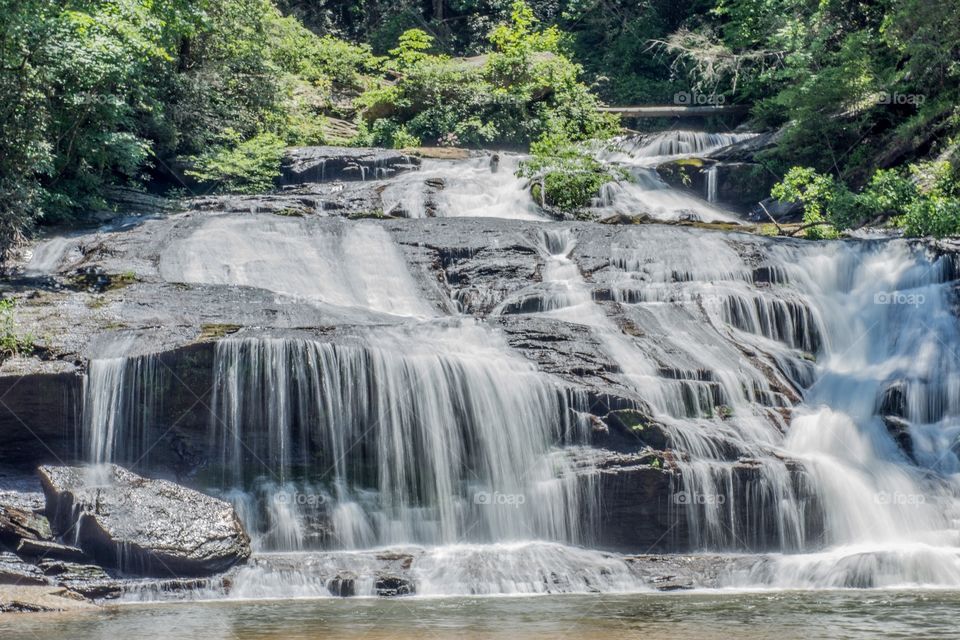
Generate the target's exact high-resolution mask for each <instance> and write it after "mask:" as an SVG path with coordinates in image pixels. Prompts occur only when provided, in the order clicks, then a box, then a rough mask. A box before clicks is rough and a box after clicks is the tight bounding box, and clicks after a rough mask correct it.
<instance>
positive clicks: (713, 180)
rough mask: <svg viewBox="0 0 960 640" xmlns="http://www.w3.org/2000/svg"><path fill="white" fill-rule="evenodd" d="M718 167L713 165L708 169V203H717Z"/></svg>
mask: <svg viewBox="0 0 960 640" xmlns="http://www.w3.org/2000/svg"><path fill="white" fill-rule="evenodd" d="M717 173H718V172H717V165H711V166H710V167H708V168H707V170H706V174H707V202H710V203H714V202H716V201H717Z"/></svg>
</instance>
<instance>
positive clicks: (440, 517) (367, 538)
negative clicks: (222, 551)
mask: <svg viewBox="0 0 960 640" xmlns="http://www.w3.org/2000/svg"><path fill="white" fill-rule="evenodd" d="M215 363H216V364H215V367H216V369H215V381H214V399H213V410H214V415H213V424H212V426H211V431H212V434H213V438H214V439H215V442H216V444H215V445H214V447H213V450H217V451H222V456H223V457H222V460H221V463H222V469H223V472H224V473H225V474H226V476H227V477H226V479H225V482H224V485H225V486H234V487H250V490H252V491H254V492H255V493H256V494H257V495H258V498H259V499H260V501H261V502H262V503H266V504H267V505H269V506H270V511H268V512H267V514H266V517H265V518H263V519H262V520H260V521H258V520H257V519H256V518H253V519H251V520H250V521H249V522H248V525H249V526H250V527H251V530H252V531H253V532H254V533H261V534H264V536H265V537H264V538H263V542H264V543H265V545H266V546H267V547H269V548H278V547H279V548H284V546H285V545H284V544H281V543H280V542H279V541H283V540H286V542H287V544H289V543H290V541H292V540H293V539H294V538H296V536H295V535H291V534H289V533H284V531H287V532H289V531H290V528H291V527H293V528H294V529H295V530H296V531H304V530H306V529H308V528H310V527H311V526H312V527H314V532H313V534H311V535H313V542H312V543H311V541H310V540H309V539H308V537H307V536H302V535H301V538H300V540H299V542H295V547H294V548H296V547H299V546H314V547H319V546H326V547H328V548H329V547H334V548H336V547H341V548H365V547H369V546H371V545H384V544H399V543H417V544H451V543H454V542H463V541H488V542H490V541H502V540H518V539H519V540H524V539H547V540H559V541H566V542H579V541H585V540H588V539H589V537H590V533H591V532H590V529H591V525H590V522H589V521H588V520H589V519H584V514H585V513H589V508H588V507H589V506H593V502H594V501H595V499H594V498H593V497H592V496H591V495H590V486H591V483H590V480H589V476H582V475H581V474H578V473H576V472H575V469H574V468H573V467H572V466H571V463H570V461H569V459H568V456H566V455H565V454H564V451H563V450H562V449H559V448H558V447H559V446H560V445H563V444H571V445H576V444H581V443H582V442H583V441H584V438H585V435H584V433H582V425H579V423H578V420H577V419H576V414H575V413H574V412H573V411H571V409H572V408H574V407H572V406H571V405H570V400H569V399H568V397H567V394H566V393H565V392H564V391H563V390H562V389H559V388H558V387H556V386H555V385H554V384H552V383H550V382H549V381H547V380H545V379H544V378H543V377H542V375H541V374H539V373H537V372H536V371H535V370H534V369H533V368H532V367H531V366H530V365H529V364H527V363H525V362H523V361H520V360H517V359H516V358H514V357H512V356H509V355H508V354H506V353H505V352H504V350H503V349H502V347H501V346H500V345H498V344H497V341H496V339H495V337H494V336H491V335H489V333H488V332H487V331H486V330H484V329H483V328H482V327H480V326H478V325H475V324H473V323H466V324H464V325H462V326H460V325H455V326H449V327H420V328H419V334H418V335H417V336H416V338H414V337H412V336H410V335H408V334H406V333H405V332H403V331H402V330H396V331H391V332H388V333H387V334H386V335H379V336H374V337H371V339H370V340H368V341H366V342H365V344H364V345H363V346H350V345H334V344H325V343H319V342H312V341H304V340H289V339H270V340H224V341H221V342H220V343H218V345H217V352H216V357H215ZM250 470H253V474H254V475H255V476H256V477H255V478H247V479H245V478H243V477H242V476H243V472H244V471H248V472H249V471H250ZM251 480H252V483H251V482H250V481H251ZM244 511H245V512H249V513H256V510H255V509H244ZM311 519H312V521H311ZM318 527H319V528H322V529H323V530H322V531H320V529H318ZM286 548H290V547H289V546H286Z"/></svg>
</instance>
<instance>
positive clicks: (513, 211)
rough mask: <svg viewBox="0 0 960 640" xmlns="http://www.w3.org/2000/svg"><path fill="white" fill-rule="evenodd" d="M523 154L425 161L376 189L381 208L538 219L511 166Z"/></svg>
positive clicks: (417, 214)
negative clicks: (379, 191)
mask: <svg viewBox="0 0 960 640" xmlns="http://www.w3.org/2000/svg"><path fill="white" fill-rule="evenodd" d="M521 160H523V156H518V155H516V154H512V153H505V152H501V153H495V154H492V155H489V156H488V155H482V156H478V157H474V158H470V159H467V160H457V161H449V160H424V161H423V164H422V165H421V167H420V170H419V171H414V172H410V173H406V174H401V175H399V176H397V177H396V178H395V179H394V180H391V181H390V183H389V184H388V185H387V186H386V188H385V189H384V190H383V193H382V194H381V197H382V199H383V209H384V211H386V212H388V213H392V214H394V215H403V216H405V217H408V218H425V217H467V216H476V217H489V218H514V219H519V220H542V219H543V215H542V214H541V213H540V210H539V207H537V204H536V203H535V202H534V201H533V198H531V196H530V191H529V189H528V188H527V181H526V180H524V179H522V178H518V177H517V176H516V171H517V169H518V167H519V164H520V161H521Z"/></svg>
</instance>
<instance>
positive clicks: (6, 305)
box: [0, 298, 34, 358]
mask: <svg viewBox="0 0 960 640" xmlns="http://www.w3.org/2000/svg"><path fill="white" fill-rule="evenodd" d="M16 308H17V304H16V302H15V301H14V300H11V299H9V298H7V299H5V300H0V358H8V357H11V356H16V355H19V354H22V353H30V352H32V351H33V349H34V337H33V335H32V334H29V333H28V334H25V335H22V334H20V332H19V331H18V329H17V317H16Z"/></svg>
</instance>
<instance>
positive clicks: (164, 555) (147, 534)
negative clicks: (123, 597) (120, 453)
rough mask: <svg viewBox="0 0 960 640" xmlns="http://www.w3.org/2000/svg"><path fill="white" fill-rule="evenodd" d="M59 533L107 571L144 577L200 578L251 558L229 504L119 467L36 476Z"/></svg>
mask: <svg viewBox="0 0 960 640" xmlns="http://www.w3.org/2000/svg"><path fill="white" fill-rule="evenodd" d="M38 473H39V474H40V480H41V482H42V484H43V490H44V494H45V495H46V498H47V513H48V515H49V517H50V520H51V524H52V525H53V528H54V531H56V533H57V534H58V535H61V536H63V537H64V538H65V539H67V540H75V542H76V545H77V546H78V547H79V548H81V549H82V550H83V551H84V552H86V553H88V554H89V555H91V556H93V557H94V558H96V559H97V561H98V562H99V563H100V564H102V565H103V566H108V567H115V568H117V569H119V570H120V571H123V572H125V573H129V574H135V575H144V576H203V575H209V574H213V573H218V572H221V571H224V570H226V569H228V568H230V567H231V566H233V565H235V564H237V563H238V562H242V561H244V560H246V559H247V558H248V557H249V556H250V539H249V537H248V536H247V534H246V533H245V532H244V531H243V528H242V527H241V525H240V521H239V519H238V518H237V514H236V512H235V511H234V509H233V507H232V506H230V505H229V504H228V503H226V502H223V501H222V500H218V499H216V498H212V497H210V496H207V495H204V494H202V493H199V492H197V491H193V490H191V489H187V488H185V487H181V486H179V485H176V484H173V483H172V482H168V481H166V480H148V479H146V478H142V477H140V476H138V475H136V474H134V473H131V472H129V471H127V470H126V469H123V468H122V467H118V466H116V465H107V466H105V467H97V468H87V469H85V468H81V467H41V468H40V469H39V470H38Z"/></svg>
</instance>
